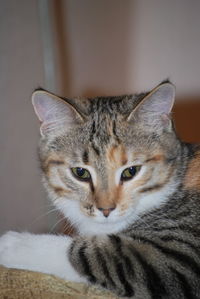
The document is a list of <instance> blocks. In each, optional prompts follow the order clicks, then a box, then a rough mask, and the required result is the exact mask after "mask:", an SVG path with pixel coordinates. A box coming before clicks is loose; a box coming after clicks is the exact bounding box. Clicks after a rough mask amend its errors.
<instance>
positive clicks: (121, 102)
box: [33, 82, 180, 234]
mask: <svg viewBox="0 0 200 299" xmlns="http://www.w3.org/2000/svg"><path fill="white" fill-rule="evenodd" d="M174 96H175V88H174V86H173V85H172V84H171V83H169V82H165V83H162V84H160V85H159V86H158V87H156V88H155V89H153V90H152V91H151V92H149V93H146V94H140V95H136V96H133V95H129V96H120V97H102V98H100V97H98V98H94V99H73V100H72V99H71V100H69V99H65V100H64V99H61V98H59V97H57V96H55V95H52V94H50V93H48V92H46V91H42V90H38V91H35V92H34V94H33V106H34V109H35V112H36V114H37V116H38V118H39V120H40V122H41V127H40V131H41V141H40V150H39V155H40V160H41V167H42V170H43V172H44V182H45V186H46V189H47V190H48V193H49V195H50V197H51V199H52V200H53V202H54V204H55V205H56V206H57V207H59V209H60V210H61V211H62V212H63V213H64V215H65V216H66V217H67V218H69V220H71V222H72V223H73V224H74V225H75V226H76V227H77V228H78V230H79V231H80V232H82V233H86V232H87V233H91V234H98V233H112V232H117V231H119V230H121V229H123V228H125V227H126V226H127V225H128V224H129V223H131V222H134V221H136V220H137V219H138V217H139V216H140V215H141V214H142V213H145V212H149V211H151V210H152V209H154V208H157V207H159V206H160V205H161V204H162V203H163V202H165V201H166V199H167V197H168V195H169V194H171V193H172V192H173V191H174V188H175V185H176V183H175V180H174V177H175V175H176V167H175V162H176V157H177V153H178V152H179V148H180V143H179V141H178V139H177V137H176V134H175V133H174V129H173V125H172V122H171V119H170V112H171V109H172V106H173V102H174Z"/></svg>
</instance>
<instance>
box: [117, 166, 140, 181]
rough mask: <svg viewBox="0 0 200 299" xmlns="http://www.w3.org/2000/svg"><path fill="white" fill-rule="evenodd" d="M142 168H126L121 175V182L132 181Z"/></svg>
mask: <svg viewBox="0 0 200 299" xmlns="http://www.w3.org/2000/svg"><path fill="white" fill-rule="evenodd" d="M140 168H141V166H131V167H128V168H126V169H125V170H124V171H123V172H122V174H121V181H127V180H131V179H132V178H133V177H134V176H135V175H136V174H137V173H138V171H139V170H140Z"/></svg>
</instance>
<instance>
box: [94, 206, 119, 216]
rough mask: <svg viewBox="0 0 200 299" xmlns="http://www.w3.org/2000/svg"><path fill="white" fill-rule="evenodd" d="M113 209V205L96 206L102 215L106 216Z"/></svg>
mask: <svg viewBox="0 0 200 299" xmlns="http://www.w3.org/2000/svg"><path fill="white" fill-rule="evenodd" d="M114 209H115V207H111V208H98V210H99V211H101V212H102V213H103V215H104V217H108V216H109V215H110V213H111V212H112V211H113V210H114Z"/></svg>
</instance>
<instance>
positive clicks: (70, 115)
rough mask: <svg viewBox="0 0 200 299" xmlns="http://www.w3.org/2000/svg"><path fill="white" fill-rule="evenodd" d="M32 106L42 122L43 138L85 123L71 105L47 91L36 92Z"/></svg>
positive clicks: (41, 131)
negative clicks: (56, 131)
mask: <svg viewBox="0 0 200 299" xmlns="http://www.w3.org/2000/svg"><path fill="white" fill-rule="evenodd" d="M32 104H33V107H34V110H35V113H36V115H37V117H38V118H39V120H40V122H41V126H40V133H41V135H42V136H45V135H47V134H49V133H51V132H53V131H55V130H58V129H61V128H64V129H69V128H71V127H73V126H74V125H75V124H77V123H80V122H83V117H82V116H81V115H80V113H79V112H78V111H77V110H76V109H75V108H74V107H73V106H72V105H71V104H70V103H68V102H66V101H64V100H63V99H61V98H59V97H57V96H55V95H53V94H51V93H49V92H47V91H44V90H37V91H35V92H34V93H33V95H32Z"/></svg>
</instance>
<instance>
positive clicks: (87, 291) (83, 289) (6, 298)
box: [0, 266, 117, 299]
mask: <svg viewBox="0 0 200 299" xmlns="http://www.w3.org/2000/svg"><path fill="white" fill-rule="evenodd" d="M0 298H1V299H36V298H37V299H65V298H72V299H89V298H90V299H105V298H108V299H116V298H117V297H115V296H114V295H112V294H111V293H110V292H106V291H104V290H102V289H98V288H96V287H91V286H87V285H84V284H81V283H72V282H68V281H65V280H62V279H59V278H57V277H55V276H53V275H48V274H43V273H38V272H32V271H27V270H18V269H7V268H4V267H2V266H0Z"/></svg>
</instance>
